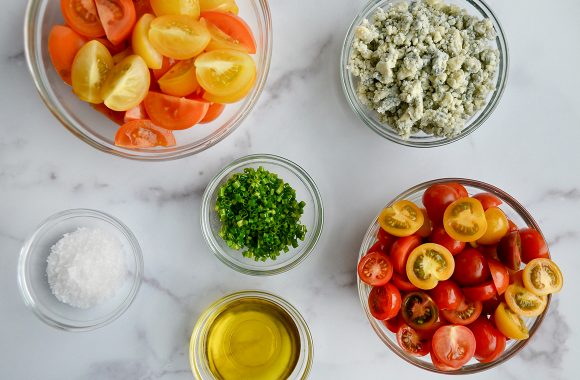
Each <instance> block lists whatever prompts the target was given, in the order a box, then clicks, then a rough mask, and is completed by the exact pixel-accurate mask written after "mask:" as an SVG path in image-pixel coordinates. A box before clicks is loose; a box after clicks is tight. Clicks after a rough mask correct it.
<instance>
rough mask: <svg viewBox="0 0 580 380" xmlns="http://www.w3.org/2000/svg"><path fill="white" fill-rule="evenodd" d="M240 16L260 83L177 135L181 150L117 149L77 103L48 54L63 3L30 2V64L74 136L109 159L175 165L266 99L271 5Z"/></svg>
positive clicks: (99, 121)
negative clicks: (251, 42) (253, 47)
mask: <svg viewBox="0 0 580 380" xmlns="http://www.w3.org/2000/svg"><path fill="white" fill-rule="evenodd" d="M236 3H237V4H238V6H239V8H240V16H241V17H242V18H243V19H244V20H245V21H246V22H247V23H248V24H249V25H250V27H251V29H252V31H253V32H254V36H255V39H256V47H257V52H256V54H255V55H253V56H252V57H253V58H254V61H255V62H256V68H257V79H256V84H255V85H254V88H253V90H252V91H251V92H250V93H249V94H248V96H246V97H245V98H244V99H243V100H241V101H239V102H238V103H235V104H230V105H228V106H227V107H226V108H225V111H224V113H223V114H222V115H220V117H218V118H217V119H216V120H215V121H213V122H211V123H208V124H202V125H198V126H195V127H193V128H190V129H188V130H185V131H176V132H175V138H176V140H177V145H176V146H174V147H169V148H165V147H157V148H152V149H126V148H121V147H118V146H116V145H115V144H114V139H115V133H116V131H117V129H118V125H116V124H115V123H114V122H112V121H111V120H109V119H108V118H106V117H105V116H104V115H102V114H101V113H99V112H97V111H95V110H94V109H93V108H92V107H91V106H90V105H89V104H88V103H85V102H83V101H81V100H79V99H78V98H77V97H76V96H75V95H74V94H73V93H72V91H71V88H70V87H69V86H68V85H67V84H65V83H64V82H63V81H62V80H61V79H60V77H59V76H58V74H57V72H56V71H55V70H54V68H53V66H52V63H51V61H50V57H49V54H48V35H49V32H50V29H51V28H52V26H53V25H56V24H63V23H64V21H63V18H62V16H61V11H60V1H55V0H30V1H29V3H28V8H27V11H26V18H25V22H24V44H25V51H26V60H27V62H28V67H29V69H30V73H31V74H32V78H33V79H34V83H35V84H36V87H37V89H38V92H39V93H40V96H41V98H42V100H43V101H44V103H45V104H46V106H47V107H48V109H49V110H50V111H51V112H52V113H53V114H54V116H56V118H57V119H58V120H59V121H60V122H61V123H62V125H64V126H65V127H66V128H67V129H68V130H69V131H71V132H72V133H73V134H74V135H75V136H77V137H78V138H80V139H81V140H83V141H84V142H86V143H87V144H89V145H91V146H93V147H95V148H97V149H99V150H102V151H104V152H107V153H111V154H115V155H117V156H121V157H125V158H131V159H136V160H144V161H154V160H172V159H178V158H182V157H186V156H190V155H192V154H196V153H199V152H201V151H203V150H205V149H207V148H209V147H211V146H213V145H215V144H216V143H218V142H219V141H221V140H223V139H224V138H226V137H227V136H228V135H230V134H231V133H232V132H233V131H234V130H235V129H236V128H237V127H238V126H239V125H240V123H241V122H242V121H243V120H244V119H245V118H246V117H247V116H248V114H249V113H250V111H251V110H252V108H253V107H254V106H255V105H256V102H257V100H258V98H259V96H260V94H261V93H262V90H263V88H264V84H265V82H266V77H267V75H268V70H269V67H270V56H271V52H272V20H271V17H270V8H269V5H268V1H267V0H237V1H236Z"/></svg>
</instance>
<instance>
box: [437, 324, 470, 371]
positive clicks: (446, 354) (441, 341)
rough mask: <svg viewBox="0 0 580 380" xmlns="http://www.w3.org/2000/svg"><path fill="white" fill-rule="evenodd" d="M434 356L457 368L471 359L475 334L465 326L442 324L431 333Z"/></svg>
mask: <svg viewBox="0 0 580 380" xmlns="http://www.w3.org/2000/svg"><path fill="white" fill-rule="evenodd" d="M431 345H432V347H433V354H434V356H435V357H436V358H437V359H438V360H439V361H440V362H442V363H443V364H444V365H447V366H450V367H453V368H458V367H461V366H463V365H464V364H466V363H467V362H468V361H470V360H471V358H472V357H473V354H474V353H475V345H476V342H475V336H474V335H473V333H472V332H471V330H470V329H468V328H467V327H465V326H453V325H448V326H443V327H441V328H439V330H437V331H436V332H435V334H434V335H433V340H432V342H431Z"/></svg>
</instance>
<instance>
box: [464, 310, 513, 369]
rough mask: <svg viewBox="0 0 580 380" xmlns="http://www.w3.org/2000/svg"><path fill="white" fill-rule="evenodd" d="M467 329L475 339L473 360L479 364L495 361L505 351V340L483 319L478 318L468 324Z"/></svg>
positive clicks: (503, 336)
mask: <svg viewBox="0 0 580 380" xmlns="http://www.w3.org/2000/svg"><path fill="white" fill-rule="evenodd" d="M468 327H469V329H470V330H471V332H472V333H473V336H474V337H475V354H474V356H475V358H476V359H477V360H479V361H480V362H491V361H494V360H495V359H497V358H498V357H499V356H500V355H501V354H502V352H503V351H504V349H505V345H506V338H505V335H503V334H502V333H501V332H499V330H498V329H496V328H495V327H494V326H493V325H492V324H491V322H490V321H489V320H488V319H487V318H485V317H479V318H477V320H476V321H474V322H473V323H472V324H470V325H469V326H468Z"/></svg>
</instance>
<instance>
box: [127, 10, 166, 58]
mask: <svg viewBox="0 0 580 380" xmlns="http://www.w3.org/2000/svg"><path fill="white" fill-rule="evenodd" d="M154 19H155V17H153V15H152V14H149V13H146V14H144V15H143V16H141V18H140V19H139V21H137V24H135V28H134V29H133V36H132V37H131V43H132V47H133V51H134V52H135V54H138V55H140V56H141V58H143V59H144V60H145V63H147V66H148V67H149V68H150V69H154V70H159V69H161V68H162V67H163V55H161V53H159V52H158V51H157V50H155V48H154V47H153V45H152V44H151V42H150V41H149V28H150V27H151V22H152V21H153V20H154Z"/></svg>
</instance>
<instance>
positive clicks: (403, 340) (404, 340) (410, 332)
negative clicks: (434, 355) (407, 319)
mask: <svg viewBox="0 0 580 380" xmlns="http://www.w3.org/2000/svg"><path fill="white" fill-rule="evenodd" d="M397 342H398V343H399V346H401V348H402V349H403V350H404V351H405V352H406V353H408V354H410V355H413V356H418V357H420V356H425V355H427V354H428V353H429V350H430V349H431V341H429V340H427V339H423V338H421V337H420V336H419V334H417V332H416V331H415V330H414V329H413V328H412V327H410V326H408V325H406V324H404V323H403V324H401V326H399V331H397Z"/></svg>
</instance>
